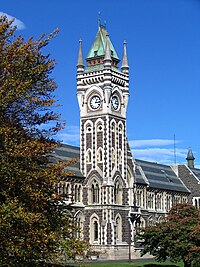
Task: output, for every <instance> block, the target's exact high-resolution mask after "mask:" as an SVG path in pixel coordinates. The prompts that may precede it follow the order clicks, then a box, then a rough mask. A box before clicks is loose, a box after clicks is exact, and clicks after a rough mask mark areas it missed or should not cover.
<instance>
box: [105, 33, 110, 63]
mask: <svg viewBox="0 0 200 267" xmlns="http://www.w3.org/2000/svg"><path fill="white" fill-rule="evenodd" d="M106 37H107V38H106V47H105V57H104V68H111V62H112V59H111V50H110V43H109V35H108V33H107V34H106Z"/></svg>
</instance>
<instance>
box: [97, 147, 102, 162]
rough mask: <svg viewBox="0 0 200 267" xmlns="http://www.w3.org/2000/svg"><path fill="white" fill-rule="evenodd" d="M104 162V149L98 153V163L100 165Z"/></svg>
mask: <svg viewBox="0 0 200 267" xmlns="http://www.w3.org/2000/svg"><path fill="white" fill-rule="evenodd" d="M102 161H103V152H102V148H99V149H98V152H97V162H98V163H100V162H102Z"/></svg>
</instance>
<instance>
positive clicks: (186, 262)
mask: <svg viewBox="0 0 200 267" xmlns="http://www.w3.org/2000/svg"><path fill="white" fill-rule="evenodd" d="M183 263H184V267H191V266H192V265H191V262H190V261H186V260H183Z"/></svg>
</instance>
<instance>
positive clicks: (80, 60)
mask: <svg viewBox="0 0 200 267" xmlns="http://www.w3.org/2000/svg"><path fill="white" fill-rule="evenodd" d="M77 70H78V71H84V61H83V52H82V39H80V40H79V52H78V63H77Z"/></svg>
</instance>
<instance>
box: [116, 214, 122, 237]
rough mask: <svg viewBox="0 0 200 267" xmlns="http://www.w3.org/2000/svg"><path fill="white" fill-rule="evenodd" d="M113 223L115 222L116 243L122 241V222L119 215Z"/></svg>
mask: <svg viewBox="0 0 200 267" xmlns="http://www.w3.org/2000/svg"><path fill="white" fill-rule="evenodd" d="M115 222H116V239H117V241H122V220H121V217H120V216H119V215H118V216H117V217H116V220H115Z"/></svg>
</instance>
